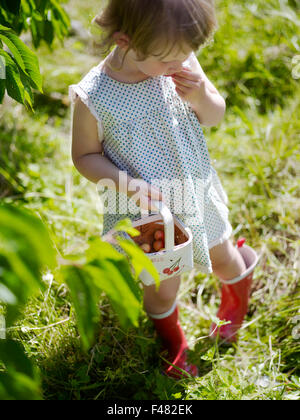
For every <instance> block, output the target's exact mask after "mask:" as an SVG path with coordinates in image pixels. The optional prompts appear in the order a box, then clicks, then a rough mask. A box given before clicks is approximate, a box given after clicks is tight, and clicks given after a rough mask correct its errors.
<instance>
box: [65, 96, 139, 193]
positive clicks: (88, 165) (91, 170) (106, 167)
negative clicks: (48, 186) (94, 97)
mask: <svg viewBox="0 0 300 420" xmlns="http://www.w3.org/2000/svg"><path fill="white" fill-rule="evenodd" d="M72 131H73V134H72V160H73V163H74V166H75V167H76V169H77V170H78V171H79V172H80V173H81V174H82V175H83V176H84V177H85V178H87V179H88V180H90V181H92V182H94V183H97V182H98V181H100V180H102V179H104V178H109V179H111V180H113V181H114V182H115V185H116V189H117V190H118V191H119V172H120V170H119V169H118V167H117V166H116V165H114V164H113V163H112V162H111V161H110V160H109V159H108V158H107V157H106V156H103V155H102V153H103V146H102V143H100V141H99V137H98V127H97V121H96V118H95V117H94V116H93V115H92V114H91V112H90V111H89V109H88V107H87V106H86V105H85V104H84V103H83V102H82V101H81V100H80V98H78V99H77V101H76V103H75V107H74V116H73V130H72ZM127 177H128V182H130V180H131V179H133V178H132V177H130V176H129V175H127Z"/></svg>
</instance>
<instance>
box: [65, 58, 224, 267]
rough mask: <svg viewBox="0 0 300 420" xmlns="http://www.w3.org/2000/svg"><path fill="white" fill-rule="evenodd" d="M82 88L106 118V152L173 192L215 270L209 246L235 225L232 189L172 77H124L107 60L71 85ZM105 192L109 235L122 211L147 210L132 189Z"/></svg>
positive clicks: (75, 90)
mask: <svg viewBox="0 0 300 420" xmlns="http://www.w3.org/2000/svg"><path fill="white" fill-rule="evenodd" d="M77 95H78V96H80V98H81V100H82V101H83V102H84V103H85V104H86V105H87V106H88V108H89V109H90V111H91V113H92V114H93V115H94V116H95V118H96V119H97V121H98V127H99V133H100V130H101V132H102V141H103V150H104V155H105V156H106V157H108V158H109V159H110V160H111V161H112V162H113V163H114V164H115V165H116V166H117V167H118V168H119V169H120V170H122V171H127V173H128V174H129V175H130V176H132V177H133V178H137V179H143V180H145V181H147V182H148V183H150V184H151V183H152V185H155V186H156V187H158V188H159V189H160V190H161V191H162V193H163V194H164V196H167V193H169V192H170V195H169V196H168V197H170V200H169V202H168V203H167V204H168V207H169V209H170V210H171V212H172V213H173V214H174V215H176V216H177V217H178V218H179V219H180V220H181V221H183V222H184V223H185V224H186V225H187V226H189V227H190V229H191V231H192V233H193V251H194V262H195V266H196V267H197V268H198V269H199V270H200V271H202V272H205V273H211V272H212V265H211V261H210V257H209V249H210V248H211V247H213V246H215V245H218V244H220V243H222V242H223V241H225V240H226V239H228V238H229V237H230V235H231V233H232V226H231V224H230V222H229V220H228V213H229V212H228V208H227V204H228V197H227V194H226V192H225V191H224V189H223V187H222V185H221V182H220V180H219V177H218V175H217V172H216V171H215V169H214V168H213V167H212V165H211V162H210V157H209V153H208V149H207V145H206V140H205V138H204V135H203V131H202V128H201V125H200V123H199V121H198V118H197V116H196V114H195V113H194V111H193V110H192V109H191V107H190V105H189V104H188V103H187V102H185V101H183V100H182V99H181V98H180V97H179V96H178V94H177V92H176V90H175V84H174V83H173V81H172V79H171V78H169V77H165V76H158V77H154V78H148V79H146V80H144V81H142V82H138V83H133V84H130V83H123V82H119V81H117V80H115V79H112V78H111V77H110V76H108V75H107V74H106V73H105V70H104V69H103V62H101V63H100V64H99V65H98V66H96V67H94V68H92V69H91V70H90V71H89V73H88V74H87V75H86V76H85V77H84V78H83V79H82V80H81V81H80V82H79V83H78V84H76V85H71V86H70V98H71V100H72V103H74V101H75V98H76V97H77ZM170 185H171V187H170ZM168 188H169V189H168ZM105 194H106V198H107V202H109V203H114V204H113V205H112V206H111V207H109V211H106V212H104V215H103V223H104V227H103V235H104V234H106V233H107V232H108V231H109V230H111V229H112V228H113V227H114V225H115V224H116V223H117V222H118V221H119V220H121V219H124V218H126V217H129V218H130V219H131V220H132V221H134V220H136V219H139V218H141V212H140V209H139V207H138V206H137V205H136V204H135V203H134V202H133V201H132V200H131V199H129V198H128V196H127V194H125V193H122V192H115V191H113V190H110V189H106V190H105ZM110 198H111V199H112V201H110ZM114 198H115V199H116V200H115V201H113V199H114ZM112 213H114V214H112Z"/></svg>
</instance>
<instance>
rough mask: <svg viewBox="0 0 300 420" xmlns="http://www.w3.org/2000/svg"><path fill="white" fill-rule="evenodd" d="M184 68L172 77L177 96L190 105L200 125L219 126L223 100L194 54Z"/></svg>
mask: <svg viewBox="0 0 300 420" xmlns="http://www.w3.org/2000/svg"><path fill="white" fill-rule="evenodd" d="M184 67H185V70H182V71H181V72H178V73H176V74H175V75H173V81H174V82H175V84H176V88H177V91H178V93H179V95H180V96H181V97H182V99H184V100H186V101H188V102H189V103H190V105H191V107H192V109H193V111H194V112H195V114H196V115H197V118H198V120H199V122H200V124H202V125H205V126H207V127H211V126H215V125H217V124H219V122H220V121H221V120H222V118H223V117H224V114H225V110H226V103H225V100H224V98H223V97H222V96H221V95H220V93H219V92H218V91H217V89H216V88H215V86H214V85H213V84H212V83H211V81H210V80H209V79H208V78H207V76H206V74H205V73H204V71H203V70H202V67H201V66H200V64H199V61H198V59H197V57H196V55H195V53H192V54H191V55H190V57H189V60H188V65H186V66H184Z"/></svg>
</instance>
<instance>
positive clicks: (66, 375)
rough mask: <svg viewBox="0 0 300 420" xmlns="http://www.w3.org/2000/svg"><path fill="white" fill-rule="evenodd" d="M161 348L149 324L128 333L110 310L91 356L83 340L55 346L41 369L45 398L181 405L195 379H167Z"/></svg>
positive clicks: (142, 323) (205, 369)
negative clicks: (178, 399)
mask: <svg viewBox="0 0 300 420" xmlns="http://www.w3.org/2000/svg"><path fill="white" fill-rule="evenodd" d="M75 335H77V333H76V334H75ZM160 346H161V343H160V341H159V340H157V339H155V337H154V328H153V326H152V324H151V322H150V321H149V320H148V319H144V318H142V319H141V320H140V326H139V327H138V328H131V329H129V330H127V331H125V330H123V329H122V328H121V327H120V325H119V322H118V319H117V318H116V316H115V315H114V314H113V313H112V312H111V311H109V312H107V313H106V314H105V316H104V317H103V318H102V321H101V326H100V331H99V335H98V340H97V343H96V344H95V346H94V347H93V348H92V349H91V350H90V351H89V352H87V353H84V352H83V351H82V349H81V347H80V341H79V338H78V337H77V336H69V337H63V338H62V339H61V340H60V342H59V343H58V345H57V346H56V347H55V348H54V346H51V353H50V354H48V355H47V357H46V358H44V359H43V361H42V362H41V363H40V366H39V367H40V369H41V373H42V379H43V385H42V386H43V393H44V398H45V399H46V400H56V399H59V400H95V399H96V400H107V399H112V400H113V399H116V400H176V396H175V395H174V394H179V393H180V394H181V395H184V390H185V387H186V386H187V385H188V384H189V383H190V382H193V381H194V378H191V379H182V380H180V381H177V380H174V379H172V378H169V377H167V376H164V375H163V374H162V373H161V366H162V365H161V361H160V357H159V354H160ZM193 353H196V352H193ZM194 357H196V354H194ZM198 358H199V357H198ZM201 365H203V363H202V362H201ZM210 368H211V366H210V365H209V364H206V365H205V366H201V375H205V374H206V373H207V372H208V371H209V370H210Z"/></svg>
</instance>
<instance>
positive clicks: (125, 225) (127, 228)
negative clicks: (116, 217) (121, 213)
mask: <svg viewBox="0 0 300 420" xmlns="http://www.w3.org/2000/svg"><path fill="white" fill-rule="evenodd" d="M114 229H115V230H116V231H117V232H118V231H121V232H126V233H128V235H130V236H132V237H135V236H139V235H140V234H141V232H140V231H139V230H137V229H135V228H134V227H133V226H132V221H131V220H130V219H129V218H128V217H126V218H125V219H122V220H120V221H119V222H118V223H117V224H116V226H115V228H114Z"/></svg>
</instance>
